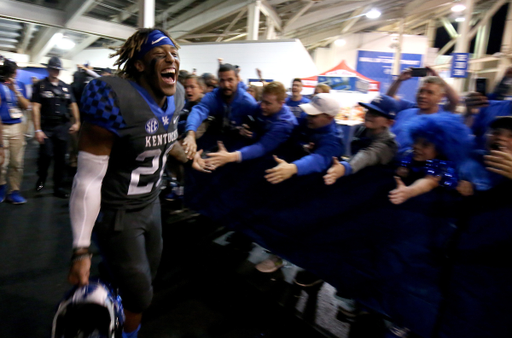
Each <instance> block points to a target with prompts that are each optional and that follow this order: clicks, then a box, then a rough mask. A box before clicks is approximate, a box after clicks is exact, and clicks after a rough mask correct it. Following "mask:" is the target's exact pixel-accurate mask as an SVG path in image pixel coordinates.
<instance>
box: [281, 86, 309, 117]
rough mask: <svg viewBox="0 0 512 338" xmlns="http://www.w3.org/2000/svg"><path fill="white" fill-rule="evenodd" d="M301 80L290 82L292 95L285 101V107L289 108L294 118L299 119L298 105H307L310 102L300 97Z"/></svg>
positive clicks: (299, 110) (300, 110)
mask: <svg viewBox="0 0 512 338" xmlns="http://www.w3.org/2000/svg"><path fill="white" fill-rule="evenodd" d="M301 93H302V80H301V79H299V78H297V79H293V81H292V95H291V96H289V97H288V98H287V99H286V102H285V103H286V105H287V106H288V107H289V108H290V110H291V112H292V113H293V115H295V117H297V118H298V117H300V114H301V113H302V109H300V107H299V105H301V104H304V103H308V102H309V101H310V100H309V99H308V98H306V97H304V96H302V94H301Z"/></svg>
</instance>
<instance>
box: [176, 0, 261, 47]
mask: <svg viewBox="0 0 512 338" xmlns="http://www.w3.org/2000/svg"><path fill="white" fill-rule="evenodd" d="M210 1H211V0H210ZM210 1H208V2H210ZM251 2H252V1H250V0H243V1H240V0H229V1H226V2H223V3H221V4H219V5H217V6H215V7H213V8H210V9H209V10H208V11H207V12H204V13H201V14H199V15H196V16H194V17H192V18H191V19H189V20H187V21H184V22H182V23H180V24H177V25H175V26H172V27H169V29H168V30H169V32H170V33H171V34H172V36H173V37H174V38H176V39H177V38H180V37H183V36H186V35H188V34H190V33H193V32H194V31H196V30H198V29H200V28H203V27H206V26H208V25H210V24H212V23H214V22H216V21H218V20H221V19H225V18H227V17H229V16H230V15H232V14H233V13H236V12H237V11H239V10H241V9H242V8H244V7H246V6H247V5H248V4H250V3H251ZM187 13H188V12H187ZM187 13H185V14H187Z"/></svg>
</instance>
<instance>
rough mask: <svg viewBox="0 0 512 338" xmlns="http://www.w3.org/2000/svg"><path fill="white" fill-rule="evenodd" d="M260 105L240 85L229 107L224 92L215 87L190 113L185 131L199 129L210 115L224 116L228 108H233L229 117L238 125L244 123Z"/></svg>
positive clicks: (221, 117) (220, 117) (219, 117)
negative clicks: (246, 117) (245, 117)
mask: <svg viewBox="0 0 512 338" xmlns="http://www.w3.org/2000/svg"><path fill="white" fill-rule="evenodd" d="M257 107H258V104H257V103H256V100H255V99H254V98H253V97H252V96H251V95H250V94H248V93H247V92H246V91H245V90H243V89H242V88H240V87H238V89H237V91H236V93H235V98H234V99H233V101H232V102H231V103H230V104H229V107H228V106H227V104H226V103H224V101H223V100H222V92H221V90H220V88H215V89H214V90H213V91H212V92H210V93H208V94H206V95H205V96H204V97H203V99H202V100H201V102H199V103H198V104H196V105H195V106H194V108H192V111H191V112H190V114H189V115H188V118H187V125H186V127H185V132H188V131H189V130H192V131H194V132H195V131H197V128H199V126H200V125H201V123H202V122H203V121H204V120H206V118H207V117H208V116H214V117H215V118H218V119H223V118H224V113H225V111H226V110H228V109H231V112H230V114H229V116H230V117H229V118H230V120H231V121H232V123H233V124H234V125H236V126H240V125H242V122H243V118H244V116H246V115H254V114H255V111H256V109H257Z"/></svg>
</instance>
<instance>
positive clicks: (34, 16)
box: [0, 1, 135, 40]
mask: <svg viewBox="0 0 512 338" xmlns="http://www.w3.org/2000/svg"><path fill="white" fill-rule="evenodd" d="M65 15H66V13H65V12H64V11H62V10H57V9H53V8H47V7H42V6H38V5H32V4H29V3H24V2H21V1H4V2H2V6H0V17H5V18H8V19H11V20H12V19H15V20H17V21H21V22H28V23H35V24H38V25H43V26H49V27H54V28H61V29H62V28H67V29H69V30H73V31H77V32H81V33H88V34H94V35H98V36H101V37H106V38H112V39H121V40H124V39H127V38H128V37H130V35H132V34H133V33H134V32H135V28H133V27H129V26H125V25H121V24H118V23H113V22H108V21H103V20H98V19H94V18H90V17H85V16H81V17H79V18H77V19H76V20H74V21H73V22H71V23H70V24H68V25H67V26H66V19H65Z"/></svg>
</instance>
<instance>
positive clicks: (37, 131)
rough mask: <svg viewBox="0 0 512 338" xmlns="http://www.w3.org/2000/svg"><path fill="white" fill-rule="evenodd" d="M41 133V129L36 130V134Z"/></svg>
mask: <svg viewBox="0 0 512 338" xmlns="http://www.w3.org/2000/svg"><path fill="white" fill-rule="evenodd" d="M39 132H42V130H41V129H37V130H34V133H39Z"/></svg>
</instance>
